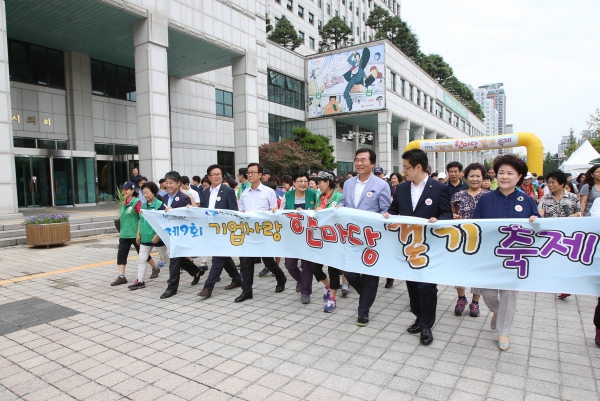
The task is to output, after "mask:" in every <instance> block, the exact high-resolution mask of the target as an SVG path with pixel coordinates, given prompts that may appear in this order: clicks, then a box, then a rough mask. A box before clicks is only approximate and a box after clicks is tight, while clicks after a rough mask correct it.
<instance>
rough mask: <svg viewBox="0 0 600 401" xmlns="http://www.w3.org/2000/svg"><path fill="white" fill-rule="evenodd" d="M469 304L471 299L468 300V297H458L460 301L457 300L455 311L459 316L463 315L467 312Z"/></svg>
mask: <svg viewBox="0 0 600 401" xmlns="http://www.w3.org/2000/svg"><path fill="white" fill-rule="evenodd" d="M468 304H469V301H467V297H460V298H458V301H456V307H455V308H454V313H455V314H456V315H457V316H460V315H462V314H463V313H465V308H466V307H467V305H468Z"/></svg>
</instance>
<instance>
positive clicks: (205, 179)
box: [200, 175, 210, 185]
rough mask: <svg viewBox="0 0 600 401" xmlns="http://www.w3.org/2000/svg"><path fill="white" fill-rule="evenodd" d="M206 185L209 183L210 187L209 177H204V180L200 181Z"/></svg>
mask: <svg viewBox="0 0 600 401" xmlns="http://www.w3.org/2000/svg"><path fill="white" fill-rule="evenodd" d="M204 183H207V184H208V185H210V180H209V179H208V176H207V175H205V176H204V177H202V180H200V184H204Z"/></svg>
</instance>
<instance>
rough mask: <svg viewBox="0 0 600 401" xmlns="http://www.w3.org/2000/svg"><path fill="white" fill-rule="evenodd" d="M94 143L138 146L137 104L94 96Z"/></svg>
mask: <svg viewBox="0 0 600 401" xmlns="http://www.w3.org/2000/svg"><path fill="white" fill-rule="evenodd" d="M92 124H93V127H94V143H115V144H121V145H137V142H138V141H137V109H136V104H135V102H130V101H127V100H120V99H113V98H108V97H104V96H94V95H92Z"/></svg>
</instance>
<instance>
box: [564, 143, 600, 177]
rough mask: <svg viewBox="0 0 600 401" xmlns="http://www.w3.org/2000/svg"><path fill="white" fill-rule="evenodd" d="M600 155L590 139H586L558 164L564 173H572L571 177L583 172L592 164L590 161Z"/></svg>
mask: <svg viewBox="0 0 600 401" xmlns="http://www.w3.org/2000/svg"><path fill="white" fill-rule="evenodd" d="M599 157H600V153H598V152H597V151H596V149H594V147H593V146H592V144H591V143H590V141H588V140H587V139H586V141H585V142H584V143H583V144H582V145H581V146H580V147H579V148H578V149H577V150H576V151H575V152H573V153H572V154H571V156H570V157H569V158H568V159H567V160H565V162H564V163H563V164H562V165H561V166H560V169H561V170H562V171H564V172H565V173H571V174H573V177H577V175H579V173H585V172H586V171H588V169H589V168H590V167H592V166H593V164H591V163H590V162H591V161H592V160H594V159H597V158H599Z"/></svg>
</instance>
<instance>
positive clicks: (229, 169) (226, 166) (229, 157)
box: [217, 150, 235, 177]
mask: <svg viewBox="0 0 600 401" xmlns="http://www.w3.org/2000/svg"><path fill="white" fill-rule="evenodd" d="M217 164H218V165H219V166H221V167H223V173H224V174H225V175H230V176H234V177H235V153H233V152H224V151H220V150H218V151H217Z"/></svg>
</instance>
